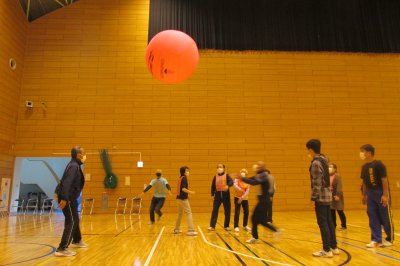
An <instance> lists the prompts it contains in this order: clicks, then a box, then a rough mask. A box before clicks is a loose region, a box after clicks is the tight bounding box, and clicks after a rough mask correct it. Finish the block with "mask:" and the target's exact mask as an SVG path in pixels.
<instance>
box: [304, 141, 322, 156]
mask: <svg viewBox="0 0 400 266" xmlns="http://www.w3.org/2000/svg"><path fill="white" fill-rule="evenodd" d="M306 147H307V149H312V150H313V151H314V152H315V153H317V154H320V153H321V141H320V140H319V139H310V140H309V141H308V142H307V144H306Z"/></svg>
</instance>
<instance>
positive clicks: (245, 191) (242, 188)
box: [233, 169, 251, 232]
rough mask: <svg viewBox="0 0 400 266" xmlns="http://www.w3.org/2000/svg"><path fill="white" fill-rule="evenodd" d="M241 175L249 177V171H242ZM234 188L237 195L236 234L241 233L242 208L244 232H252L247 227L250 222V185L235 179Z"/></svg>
mask: <svg viewBox="0 0 400 266" xmlns="http://www.w3.org/2000/svg"><path fill="white" fill-rule="evenodd" d="M240 175H241V176H242V177H246V176H247V170H246V169H242V170H240ZM233 186H234V187H235V189H236V195H235V218H234V228H235V232H239V216H240V206H242V208H243V227H244V230H246V231H250V230H251V228H250V227H248V226H247V221H248V220H249V200H248V199H249V192H250V185H249V184H246V183H244V182H242V181H241V180H240V179H235V182H234V184H233Z"/></svg>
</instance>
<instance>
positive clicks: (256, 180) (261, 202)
mask: <svg viewBox="0 0 400 266" xmlns="http://www.w3.org/2000/svg"><path fill="white" fill-rule="evenodd" d="M253 170H254V172H256V173H257V174H256V175H255V176H253V177H249V178H243V177H242V176H241V175H238V174H233V175H232V176H233V178H239V179H241V180H242V181H243V182H244V183H247V184H249V185H252V186H255V185H260V187H259V189H258V191H257V196H258V204H257V206H256V208H255V209H254V212H253V216H252V217H251V222H252V223H253V228H252V230H251V234H252V236H253V237H252V238H251V239H250V240H247V241H246V243H249V244H259V243H260V239H258V231H257V226H258V225H259V224H261V225H263V226H265V227H267V228H268V229H270V230H272V231H274V232H277V231H278V230H277V229H276V228H275V227H273V226H272V224H271V223H270V222H268V221H267V219H268V217H267V213H268V208H269V205H270V204H271V196H272V193H273V191H274V184H275V178H274V177H273V176H272V175H271V174H270V173H269V171H268V170H267V169H265V164H264V163H263V162H258V163H257V164H255V165H253Z"/></svg>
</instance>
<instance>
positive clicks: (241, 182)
mask: <svg viewBox="0 0 400 266" xmlns="http://www.w3.org/2000/svg"><path fill="white" fill-rule="evenodd" d="M238 186H239V187H240V189H241V190H243V191H246V189H247V187H248V186H249V184H246V183H245V182H243V181H241V180H238ZM243 195H244V193H242V192H240V191H238V190H236V197H237V198H241V197H242V196H243ZM248 198H249V196H248V195H247V197H245V198H244V199H243V200H248Z"/></svg>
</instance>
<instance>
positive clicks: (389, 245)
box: [382, 241, 394, 247]
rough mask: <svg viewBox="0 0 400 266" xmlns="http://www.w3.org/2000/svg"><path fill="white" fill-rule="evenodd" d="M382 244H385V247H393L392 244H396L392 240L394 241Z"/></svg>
mask: <svg viewBox="0 0 400 266" xmlns="http://www.w3.org/2000/svg"><path fill="white" fill-rule="evenodd" d="M382 246H384V247H391V246H394V241H392V242H389V241H385V243H383V244H382Z"/></svg>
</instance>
